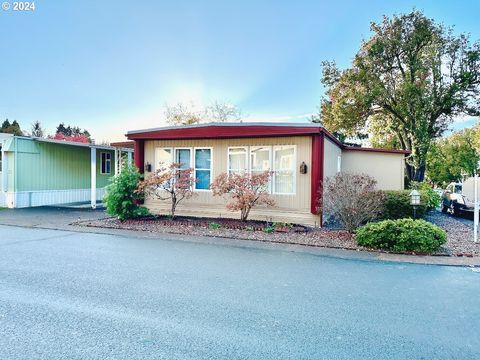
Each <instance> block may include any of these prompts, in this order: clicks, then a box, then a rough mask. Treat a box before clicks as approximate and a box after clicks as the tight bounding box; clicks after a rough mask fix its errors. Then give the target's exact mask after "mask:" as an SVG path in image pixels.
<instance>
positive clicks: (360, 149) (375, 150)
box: [343, 146, 411, 155]
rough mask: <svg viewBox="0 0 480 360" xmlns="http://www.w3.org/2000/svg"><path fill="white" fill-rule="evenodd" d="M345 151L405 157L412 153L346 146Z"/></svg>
mask: <svg viewBox="0 0 480 360" xmlns="http://www.w3.org/2000/svg"><path fill="white" fill-rule="evenodd" d="M343 149H344V150H347V151H369V152H378V153H390V154H404V155H409V154H411V151H408V150H399V149H381V148H367V147H356V146H344V147H343Z"/></svg>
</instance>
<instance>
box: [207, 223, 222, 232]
mask: <svg viewBox="0 0 480 360" xmlns="http://www.w3.org/2000/svg"><path fill="white" fill-rule="evenodd" d="M208 228H209V229H210V230H218V229H221V228H222V225H220V224H217V223H215V222H211V223H210V224H208Z"/></svg>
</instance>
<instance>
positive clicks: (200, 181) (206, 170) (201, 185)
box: [194, 148, 212, 190]
mask: <svg viewBox="0 0 480 360" xmlns="http://www.w3.org/2000/svg"><path fill="white" fill-rule="evenodd" d="M194 169H195V178H196V179H197V182H196V184H195V189H196V190H208V189H210V183H211V178H212V149H211V148H196V149H195V167H194Z"/></svg>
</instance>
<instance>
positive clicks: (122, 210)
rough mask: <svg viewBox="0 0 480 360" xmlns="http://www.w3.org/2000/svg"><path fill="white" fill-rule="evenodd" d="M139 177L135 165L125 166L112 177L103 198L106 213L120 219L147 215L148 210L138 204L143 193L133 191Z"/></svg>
mask: <svg viewBox="0 0 480 360" xmlns="http://www.w3.org/2000/svg"><path fill="white" fill-rule="evenodd" d="M141 177H142V175H141V174H140V173H139V172H138V170H137V169H136V168H135V167H125V168H123V169H122V171H121V172H120V174H119V175H117V176H115V177H114V178H113V180H112V183H111V184H110V185H108V186H107V188H106V192H107V193H106V195H105V197H104V198H103V202H104V203H105V205H106V206H107V213H108V214H110V215H112V216H116V217H118V218H119V219H120V220H125V219H132V218H136V217H139V216H145V215H148V210H147V209H146V208H144V207H142V206H139V205H138V204H139V203H140V202H141V201H142V200H143V194H141V193H137V192H136V191H135V190H137V186H138V183H139V182H140V180H141Z"/></svg>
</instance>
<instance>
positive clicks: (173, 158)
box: [152, 146, 175, 172]
mask: <svg viewBox="0 0 480 360" xmlns="http://www.w3.org/2000/svg"><path fill="white" fill-rule="evenodd" d="M157 149H163V150H170V164H173V160H175V154H174V150H173V149H174V148H173V147H169V146H156V147H155V150H154V151H155V152H154V155H153V157H154V158H155V159H154V161H155V164H154V166H153V167H152V172H155V171H157V170H160V168H159V166H158V164H159V159H157ZM168 166H170V165H168Z"/></svg>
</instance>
